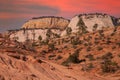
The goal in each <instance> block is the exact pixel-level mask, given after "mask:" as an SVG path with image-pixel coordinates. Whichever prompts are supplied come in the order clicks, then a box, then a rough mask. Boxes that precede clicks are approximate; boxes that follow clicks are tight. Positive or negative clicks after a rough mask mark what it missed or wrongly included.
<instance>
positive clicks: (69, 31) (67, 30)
mask: <svg viewBox="0 0 120 80" xmlns="http://www.w3.org/2000/svg"><path fill="white" fill-rule="evenodd" d="M66 32H67V35H70V34H71V32H72V29H71V28H70V27H67V28H66Z"/></svg>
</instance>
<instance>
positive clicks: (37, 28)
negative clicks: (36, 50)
mask: <svg viewBox="0 0 120 80" xmlns="http://www.w3.org/2000/svg"><path fill="white" fill-rule="evenodd" d="M68 24H69V20H67V19H64V18H62V17H54V16H47V17H39V18H33V19H31V20H29V21H28V22H26V23H25V24H24V25H23V26H22V28H21V29H19V30H12V31H9V34H10V39H14V40H17V41H19V42H24V41H26V40H35V41H38V40H39V37H41V40H46V39H48V38H55V37H59V36H60V34H61V32H62V30H64V29H65V28H66V27H67V26H68Z"/></svg>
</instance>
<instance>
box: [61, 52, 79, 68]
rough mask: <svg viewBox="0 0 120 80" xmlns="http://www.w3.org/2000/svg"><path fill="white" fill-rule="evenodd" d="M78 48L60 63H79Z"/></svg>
mask: <svg viewBox="0 0 120 80" xmlns="http://www.w3.org/2000/svg"><path fill="white" fill-rule="evenodd" d="M78 57H79V50H76V51H75V52H74V53H73V54H72V55H69V57H68V58H67V60H66V61H64V62H63V63H62V65H65V66H66V65H69V63H79V62H80V60H79V59H78Z"/></svg>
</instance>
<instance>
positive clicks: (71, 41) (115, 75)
mask: <svg viewBox="0 0 120 80" xmlns="http://www.w3.org/2000/svg"><path fill="white" fill-rule="evenodd" d="M97 15H98V16H97ZM97 15H94V14H89V15H85V14H82V15H79V16H75V18H76V17H78V19H81V18H80V17H83V18H82V21H80V22H81V23H82V24H83V23H84V25H81V24H80V25H79V27H80V28H79V29H77V28H78V27H77V26H76V25H77V24H78V22H79V20H78V21H77V20H76V19H75V20H74V18H73V19H72V20H71V21H70V23H69V24H68V26H67V27H66V29H64V30H61V29H59V28H57V29H53V28H47V29H42V28H39V29H37V28H29V29H25V28H22V29H19V30H11V31H9V32H8V33H5V34H0V80H120V52H119V51H120V26H118V25H119V20H118V19H117V18H114V17H112V16H108V15H101V14H97ZM85 16H86V17H90V16H92V18H90V20H85V19H84V18H85ZM93 16H94V17H93ZM100 16H101V17H102V18H101V17H100ZM98 17H100V19H99V18H98ZM43 18H44V17H42V18H41V19H43ZM45 18H46V17H45ZM35 19H36V18H35ZM37 19H39V18H37ZM95 21H96V22H97V28H96V29H95V30H93V29H94V27H93V26H92V25H94V24H96V22H95ZM106 21H107V22H106ZM116 21H117V22H116ZM73 23H74V25H73ZM115 23H116V24H115ZM89 24H90V25H89ZM108 25H109V27H108ZM90 26H92V27H90ZM75 30H78V31H75ZM91 30H92V31H91ZM74 31H75V32H74ZM63 33H64V34H65V35H62V34H63Z"/></svg>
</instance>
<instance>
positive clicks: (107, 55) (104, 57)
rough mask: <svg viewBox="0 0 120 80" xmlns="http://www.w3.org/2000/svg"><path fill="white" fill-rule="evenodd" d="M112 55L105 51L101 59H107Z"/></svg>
mask: <svg viewBox="0 0 120 80" xmlns="http://www.w3.org/2000/svg"><path fill="white" fill-rule="evenodd" d="M112 58H113V55H112V53H111V52H108V53H106V54H105V55H103V56H102V59H103V60H108V59H112Z"/></svg>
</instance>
